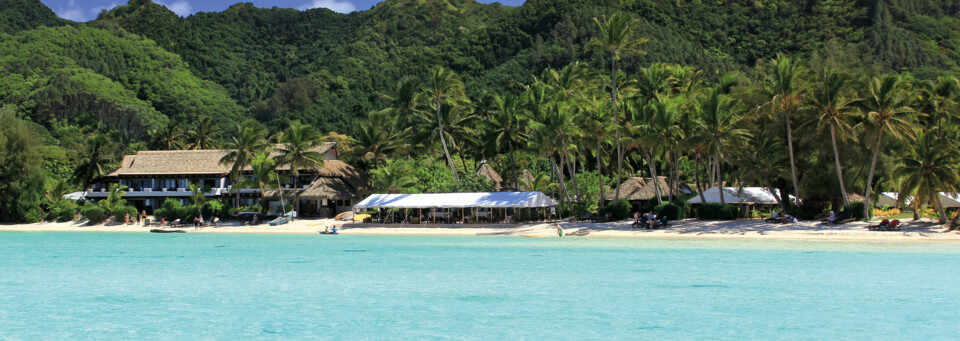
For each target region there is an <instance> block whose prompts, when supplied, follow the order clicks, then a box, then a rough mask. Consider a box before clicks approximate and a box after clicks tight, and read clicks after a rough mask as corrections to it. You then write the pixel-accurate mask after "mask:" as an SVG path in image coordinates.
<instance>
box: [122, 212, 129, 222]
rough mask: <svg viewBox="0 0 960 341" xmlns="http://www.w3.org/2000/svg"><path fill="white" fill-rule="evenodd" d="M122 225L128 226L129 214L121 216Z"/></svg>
mask: <svg viewBox="0 0 960 341" xmlns="http://www.w3.org/2000/svg"><path fill="white" fill-rule="evenodd" d="M123 224H124V225H130V213H127V214H124V215H123Z"/></svg>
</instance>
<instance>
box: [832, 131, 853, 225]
mask: <svg viewBox="0 0 960 341" xmlns="http://www.w3.org/2000/svg"><path fill="white" fill-rule="evenodd" d="M830 140H831V141H832V142H833V161H834V162H835V163H836V165H835V166H836V167H837V179H838V180H839V181H840V195H842V196H843V205H844V206H846V205H849V204H850V200H849V199H847V187H846V186H845V185H844V184H843V171H842V170H841V169H840V151H839V149H837V133H836V130H835V128H834V127H833V125H832V124H831V125H830Z"/></svg>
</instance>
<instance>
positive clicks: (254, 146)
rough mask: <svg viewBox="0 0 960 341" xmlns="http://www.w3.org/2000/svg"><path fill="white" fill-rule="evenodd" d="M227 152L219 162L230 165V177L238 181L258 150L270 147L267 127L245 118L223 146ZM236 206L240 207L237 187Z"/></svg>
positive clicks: (261, 150) (235, 181)
mask: <svg viewBox="0 0 960 341" xmlns="http://www.w3.org/2000/svg"><path fill="white" fill-rule="evenodd" d="M225 147H226V148H227V150H228V152H227V153H226V154H225V155H224V156H223V157H222V158H220V164H221V165H226V166H229V167H230V178H231V179H232V181H233V182H234V183H238V182H239V181H240V179H241V174H242V173H243V171H244V169H245V168H246V167H247V166H249V165H250V160H252V159H253V156H254V155H255V154H257V153H259V152H263V151H266V150H267V149H268V148H270V143H269V142H267V128H264V127H263V126H262V125H260V123H258V122H257V121H254V120H246V121H244V122H243V123H242V124H240V125H239V126H237V136H234V137H233V138H232V139H231V140H230V141H229V142H227V144H226V146H225ZM236 192H237V199H236V202H235V205H236V207H240V190H239V187H237V191H236Z"/></svg>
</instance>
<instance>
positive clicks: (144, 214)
mask: <svg viewBox="0 0 960 341" xmlns="http://www.w3.org/2000/svg"><path fill="white" fill-rule="evenodd" d="M140 218H141V219H140V221H142V222H143V225H144V226H146V225H147V210H143V211H140Z"/></svg>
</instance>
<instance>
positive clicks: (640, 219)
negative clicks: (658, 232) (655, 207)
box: [633, 211, 660, 229]
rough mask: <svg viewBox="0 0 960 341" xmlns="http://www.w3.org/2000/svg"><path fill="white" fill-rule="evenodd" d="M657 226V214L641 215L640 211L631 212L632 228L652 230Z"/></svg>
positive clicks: (658, 222)
mask: <svg viewBox="0 0 960 341" xmlns="http://www.w3.org/2000/svg"><path fill="white" fill-rule="evenodd" d="M658 224H660V221H659V220H657V214H656V213H653V212H652V211H651V212H647V213H644V214H642V215H641V214H640V211H637V212H633V228H635V229H638V228H640V227H641V226H642V227H643V228H646V229H654V228H657V225H658Z"/></svg>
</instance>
